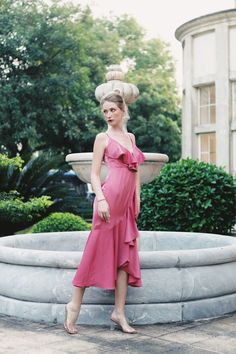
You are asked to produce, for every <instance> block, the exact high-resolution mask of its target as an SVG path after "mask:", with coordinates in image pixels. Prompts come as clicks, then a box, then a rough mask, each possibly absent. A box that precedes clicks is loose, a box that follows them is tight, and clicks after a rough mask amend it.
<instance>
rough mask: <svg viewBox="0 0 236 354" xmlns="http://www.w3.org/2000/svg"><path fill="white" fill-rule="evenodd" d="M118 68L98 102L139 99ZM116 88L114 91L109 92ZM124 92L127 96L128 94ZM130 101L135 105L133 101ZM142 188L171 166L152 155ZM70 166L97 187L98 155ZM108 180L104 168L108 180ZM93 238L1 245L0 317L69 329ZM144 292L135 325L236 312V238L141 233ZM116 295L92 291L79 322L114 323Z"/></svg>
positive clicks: (18, 238) (36, 237)
mask: <svg viewBox="0 0 236 354" xmlns="http://www.w3.org/2000/svg"><path fill="white" fill-rule="evenodd" d="M118 69H119V68H118V67H112V68H110V74H109V75H108V83H107V84H103V85H101V86H100V87H99V88H98V89H97V91H96V95H97V97H98V99H99V95H103V94H104V93H105V92H106V91H104V90H106V87H107V88H108V90H111V89H114V88H117V87H118V88H119V89H123V90H124V91H125V92H130V91H132V92H133V96H132V95H131V94H130V93H129V94H128V93H127V103H130V102H131V101H132V100H133V99H135V98H136V97H137V95H138V92H137V90H136V89H135V88H134V87H132V86H129V85H128V86H127V84H125V83H123V82H122V80H123V76H122V73H121V72H120V69H119V70H118ZM106 85H108V86H106ZM125 92H124V94H125ZM128 97H129V99H128ZM145 157H146V161H145V163H144V164H143V165H142V166H141V181H142V183H148V182H150V181H151V180H153V179H154V178H155V176H157V175H158V173H159V171H160V169H161V167H162V166H163V164H164V163H166V162H167V161H168V157H167V156H166V155H162V154H151V153H145ZM66 161H67V162H68V163H69V164H71V165H72V167H73V169H74V170H75V172H76V173H77V175H78V176H79V178H80V179H81V180H83V181H84V182H88V181H89V180H90V169H91V161H92V153H81V154H70V155H68V156H67V157H66ZM105 176H106V166H105V165H103V166H102V175H101V179H102V180H103V179H104V178H105ZM88 234H89V232H88V231H80V232H61V233H50V234H49V233H48V234H46V233H41V234H33V235H31V234H25V235H13V236H7V237H2V238H1V239H0V313H1V314H6V315H12V316H19V317H21V318H26V319H31V320H34V321H46V322H54V323H62V322H63V320H64V306H65V303H67V302H68V301H69V299H70V296H71V293H72V284H71V282H72V279H73V276H74V274H75V271H76V268H77V266H78V264H79V263H80V259H81V256H82V253H83V249H84V246H85V242H86V239H87V237H88ZM139 256H140V263H141V272H142V280H143V287H141V288H132V287H129V290H128V296H127V307H126V311H127V315H128V317H129V319H130V322H131V323H133V324H153V323H167V322H177V321H179V322H182V321H189V320H198V319H202V318H210V317H216V316H221V315H224V314H226V313H230V312H233V311H236V277H235V274H236V238H234V237H229V236H222V235H213V234H202V233H187V232H155V231H140V251H139ZM113 304H114V292H113V291H112V290H104V289H99V288H93V287H91V288H88V289H87V290H86V292H85V296H84V300H83V305H82V308H81V314H80V318H79V323H81V324H99V325H104V324H108V323H109V318H110V316H109V315H110V313H111V310H112V308H113Z"/></svg>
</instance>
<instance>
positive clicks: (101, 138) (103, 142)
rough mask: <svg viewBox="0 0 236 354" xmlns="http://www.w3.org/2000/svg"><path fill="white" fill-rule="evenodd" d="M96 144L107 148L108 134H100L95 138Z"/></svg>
mask: <svg viewBox="0 0 236 354" xmlns="http://www.w3.org/2000/svg"><path fill="white" fill-rule="evenodd" d="M95 141H96V143H99V144H101V145H104V146H106V143H107V134H106V133H104V132H101V133H98V134H97V135H96V138H95Z"/></svg>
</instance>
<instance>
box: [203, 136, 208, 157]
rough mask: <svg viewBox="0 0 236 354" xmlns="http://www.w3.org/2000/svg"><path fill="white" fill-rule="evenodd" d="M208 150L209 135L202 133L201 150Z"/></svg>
mask: <svg viewBox="0 0 236 354" xmlns="http://www.w3.org/2000/svg"><path fill="white" fill-rule="evenodd" d="M207 151H208V135H207V134H203V135H201V152H202V153H203V152H207Z"/></svg>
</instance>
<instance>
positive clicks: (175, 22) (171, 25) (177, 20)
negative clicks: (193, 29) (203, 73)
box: [73, 0, 236, 90]
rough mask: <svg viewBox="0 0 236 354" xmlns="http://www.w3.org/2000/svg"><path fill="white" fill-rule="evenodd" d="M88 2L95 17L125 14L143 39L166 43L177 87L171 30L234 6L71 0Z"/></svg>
mask: <svg viewBox="0 0 236 354" xmlns="http://www.w3.org/2000/svg"><path fill="white" fill-rule="evenodd" d="M73 2H74V3H77V4H81V5H82V6H85V5H89V7H90V8H91V10H92V12H93V15H94V16H95V17H102V16H105V17H107V18H110V19H112V18H114V15H115V16H119V15H122V14H125V13H126V14H129V15H131V16H133V17H134V18H136V20H137V21H138V23H139V24H140V25H141V26H142V27H143V28H144V29H145V30H146V34H147V38H156V37H158V38H160V39H162V40H163V41H165V42H167V43H169V45H170V51H171V53H172V56H173V58H174V61H175V64H176V81H177V86H178V89H179V90H181V86H182V47H181V44H180V42H179V41H178V40H177V39H176V38H175V35H174V33H175V30H176V28H177V27H179V26H180V25H182V24H183V23H185V22H187V21H190V20H192V19H194V18H196V17H199V16H203V15H206V14H209V13H213V12H217V11H222V10H227V9H230V8H234V7H236V0H198V1H193V0H164V1H163V0H73Z"/></svg>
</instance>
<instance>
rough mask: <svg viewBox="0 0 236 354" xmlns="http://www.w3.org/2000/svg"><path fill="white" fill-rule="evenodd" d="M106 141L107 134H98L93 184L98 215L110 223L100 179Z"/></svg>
mask: <svg viewBox="0 0 236 354" xmlns="http://www.w3.org/2000/svg"><path fill="white" fill-rule="evenodd" d="M106 141H107V136H106V134H105V133H99V134H97V136H96V139H95V142H94V146H93V161H92V169H91V184H92V186H93V190H94V192H95V194H96V197H97V202H98V215H99V216H100V217H101V218H102V219H103V220H104V221H106V222H108V221H109V218H110V213H109V205H108V203H107V201H106V199H105V197H104V194H103V191H102V187H101V179H100V172H101V166H102V160H103V155H104V150H105V148H106Z"/></svg>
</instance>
